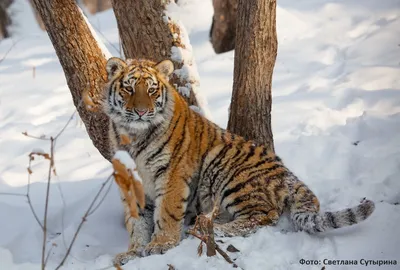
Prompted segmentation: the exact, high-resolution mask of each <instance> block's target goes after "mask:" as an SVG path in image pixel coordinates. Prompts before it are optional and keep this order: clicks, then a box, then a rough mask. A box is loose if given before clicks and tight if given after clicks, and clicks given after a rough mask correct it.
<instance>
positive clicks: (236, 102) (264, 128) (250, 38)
mask: <svg viewBox="0 0 400 270" xmlns="http://www.w3.org/2000/svg"><path fill="white" fill-rule="evenodd" d="M237 26H238V27H237V29H236V48H235V64H234V80H233V93H232V101H231V108H230V115H229V121H228V129H229V130H230V131H232V132H234V133H236V134H239V135H241V136H244V137H245V138H247V139H252V140H254V141H256V142H258V143H263V144H265V145H268V146H269V149H270V150H272V151H274V144H273V137H272V130H271V101H272V100H271V84H272V73H273V69H274V65H275V59H276V54H277V47H278V42H277V36H276V0H253V1H247V0H239V2H238V11H237Z"/></svg>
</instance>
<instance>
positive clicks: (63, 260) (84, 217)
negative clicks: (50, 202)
mask: <svg viewBox="0 0 400 270" xmlns="http://www.w3.org/2000/svg"><path fill="white" fill-rule="evenodd" d="M111 177H112V175H110V176H109V177H108V178H107V180H106V181H105V182H103V184H102V185H101V187H100V189H99V191H98V192H97V194H96V196H95V197H94V199H93V201H92V202H91V204H90V206H89V208H88V209H87V210H86V212H85V214H84V215H83V217H82V221H81V223H79V225H78V228H77V229H76V232H75V234H74V237H73V238H72V241H71V244H70V245H69V247H68V250H67V253H66V254H65V255H64V258H63V259H62V261H61V262H60V264H59V265H58V266H57V268H56V270H58V269H60V268H61V267H62V266H63V265H64V263H65V260H66V259H67V258H68V255H69V253H70V252H71V249H72V246H73V245H74V243H75V240H76V238H77V236H78V234H79V232H80V230H81V228H82V226H83V223H85V221H86V219H87V217H88V216H89V215H90V214H91V213H93V212H92V208H93V206H94V204H95V203H96V201H97V199H98V198H99V196H100V194H101V192H102V191H103V189H104V187H105V186H106V185H107V183H108V182H109V181H110V180H111Z"/></svg>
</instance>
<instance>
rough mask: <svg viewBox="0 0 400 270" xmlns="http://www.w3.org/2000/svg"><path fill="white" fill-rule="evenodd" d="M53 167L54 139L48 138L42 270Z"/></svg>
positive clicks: (44, 259)
mask: <svg viewBox="0 0 400 270" xmlns="http://www.w3.org/2000/svg"><path fill="white" fill-rule="evenodd" d="M53 166H54V138H53V137H50V164H49V171H48V175H47V189H46V202H45V205H44V218H43V245H42V270H44V269H45V266H46V258H45V254H46V239H47V211H48V208H49V195H50V181H51V171H52V169H53Z"/></svg>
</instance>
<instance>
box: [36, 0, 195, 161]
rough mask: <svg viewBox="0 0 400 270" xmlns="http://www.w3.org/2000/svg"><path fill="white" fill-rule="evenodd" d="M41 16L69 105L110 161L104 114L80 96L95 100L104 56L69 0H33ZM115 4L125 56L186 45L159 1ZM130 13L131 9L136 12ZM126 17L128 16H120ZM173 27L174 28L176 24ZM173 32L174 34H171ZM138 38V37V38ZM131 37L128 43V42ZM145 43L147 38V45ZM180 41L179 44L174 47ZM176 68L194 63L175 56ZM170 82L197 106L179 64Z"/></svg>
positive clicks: (162, 55)
mask: <svg viewBox="0 0 400 270" xmlns="http://www.w3.org/2000/svg"><path fill="white" fill-rule="evenodd" d="M32 2H33V5H34V7H35V9H36V11H37V13H38V14H39V15H40V17H41V18H42V20H43V23H44V25H45V27H46V29H47V33H48V35H49V37H50V40H51V42H52V43H53V46H54V48H55V50H56V53H57V56H58V58H59V60H60V63H61V66H62V68H63V70H64V73H65V77H66V79H67V84H68V87H69V88H70V91H71V95H72V98H73V101H74V105H75V107H76V108H77V111H78V113H79V115H80V117H81V119H82V121H83V123H84V124H85V127H86V130H87V132H88V134H89V137H90V139H91V140H92V142H93V144H94V146H95V147H96V148H97V149H98V150H99V152H100V153H101V155H103V157H105V158H106V159H107V160H109V161H110V159H111V158H112V157H111V156H110V155H111V152H110V149H109V138H108V122H109V119H108V117H107V116H106V115H105V114H104V113H102V112H101V111H100V112H92V111H88V110H87V109H86V106H83V102H82V95H83V92H84V91H87V93H88V95H89V97H90V98H91V99H92V100H93V101H94V102H96V101H99V100H100V96H101V92H102V91H103V86H104V84H105V82H106V81H107V74H106V70H105V64H106V56H105V55H104V53H105V52H103V51H102V50H101V48H100V47H99V44H98V43H97V41H96V39H95V38H94V37H93V35H92V33H91V30H90V29H89V27H88V25H87V23H86V21H85V18H84V17H83V15H82V12H81V11H80V9H79V8H78V6H77V5H76V3H75V1H74V0H52V1H43V0H32ZM115 2H118V3H114V8H115V10H114V11H115V14H116V16H117V21H118V27H119V31H120V32H121V33H123V35H122V36H121V39H122V42H123V45H124V46H123V48H124V51H125V55H127V56H128V57H130V58H139V57H142V58H148V59H153V60H155V61H160V60H163V59H166V58H171V57H172V55H171V47H172V46H176V48H179V49H182V50H184V49H185V44H183V43H182V42H181V35H180V34H181V33H180V31H181V30H182V28H181V27H179V26H178V25H177V24H175V23H172V22H170V20H169V19H168V23H165V22H164V21H163V20H167V19H166V18H163V15H164V13H163V12H164V11H163V9H164V8H165V6H164V5H163V4H162V3H161V1H155V0H151V1H147V0H140V1H139V0H135V1H128V0H124V1H123V0H121V1H120V0H118V1H115ZM132 14H136V15H137V17H135V16H133V15H132ZM124 20H130V21H124ZM174 27H175V28H176V29H175V28H174ZM173 33H174V35H173ZM138 37H140V38H138ZM130 42H131V44H130ZM145 43H148V44H150V45H148V44H147V46H146V45H145ZM178 46H181V47H178ZM175 63H176V67H182V66H183V65H186V66H190V65H193V63H186V62H185V59H183V60H182V61H175ZM176 71H178V72H177V73H176V74H175V77H174V78H173V79H172V83H174V84H176V85H177V86H178V89H179V87H182V88H183V87H186V88H189V89H188V90H189V93H190V95H189V97H188V98H187V100H188V101H189V104H191V105H197V101H196V96H195V94H194V91H193V90H194V89H195V86H196V83H197V81H195V80H191V79H190V78H189V79H186V78H182V77H179V69H177V70H176Z"/></svg>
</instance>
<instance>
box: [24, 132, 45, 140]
mask: <svg viewBox="0 0 400 270" xmlns="http://www.w3.org/2000/svg"><path fill="white" fill-rule="evenodd" d="M22 135H24V136H26V137H29V138H32V139H36V140H43V141H50V139H49V138H47V137H46V136H44V135H41V136H35V135H31V134H28V132H26V131H25V132H22Z"/></svg>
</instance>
